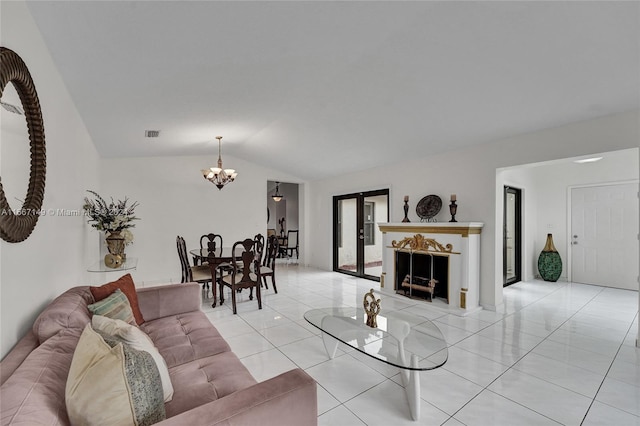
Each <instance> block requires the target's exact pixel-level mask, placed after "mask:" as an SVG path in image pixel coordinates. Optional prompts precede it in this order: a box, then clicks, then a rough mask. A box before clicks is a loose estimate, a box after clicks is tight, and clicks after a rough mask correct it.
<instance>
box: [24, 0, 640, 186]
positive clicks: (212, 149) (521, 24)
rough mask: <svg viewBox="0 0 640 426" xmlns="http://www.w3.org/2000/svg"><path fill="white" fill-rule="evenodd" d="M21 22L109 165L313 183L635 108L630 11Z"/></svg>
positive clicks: (202, 8) (635, 27)
mask: <svg viewBox="0 0 640 426" xmlns="http://www.w3.org/2000/svg"><path fill="white" fill-rule="evenodd" d="M28 5H29V8H30V10H31V12H32V14H33V16H34V19H35V21H36V23H37V25H38V26H39V28H40V30H41V31H42V34H43V37H44V39H45V41H46V43H47V45H48V47H49V49H50V51H51V53H52V56H53V58H54V60H55V62H56V64H57V66H58V68H59V70H60V72H61V74H62V76H63V78H64V81H65V83H66V84H67V86H68V88H69V91H70V93H71V95H72V97H73V99H74V101H75V103H76V105H77V108H78V110H79V111H80V114H81V115H82V117H83V119H84V121H85V123H86V125H87V127H88V129H89V132H90V133H91V135H92V137H93V140H94V142H95V143H96V146H97V148H98V150H99V152H100V153H101V155H103V156H105V157H123V156H168V155H203V156H204V158H203V167H204V166H208V165H213V164H214V162H215V157H216V155H217V147H216V143H215V142H216V141H215V139H214V137H215V136H216V135H222V136H224V139H223V140H222V152H223V159H224V156H225V155H230V156H235V157H238V158H243V159H246V160H248V161H252V162H255V163H259V164H262V165H265V166H267V167H272V168H275V169H279V170H282V171H284V172H287V173H290V174H292V175H295V176H299V177H300V178H302V179H308V180H313V179H319V178H323V177H327V176H332V175H339V174H343V173H346V172H348V171H351V170H354V169H355V170H359V169H366V168H369V167H374V166H377V165H380V164H384V163H389V162H400V161H402V160H403V159H406V158H408V157H420V156H427V155H429V154H433V153H438V152H442V151H447V150H453V149H458V148H461V147H464V146H468V145H472V144H478V143H483V142H487V141H490V140H494V139H498V138H503V137H508V136H512V135H516V134H521V133H526V132H531V131H535V130H538V129H543V128H550V127H556V126H560V125H563V124H567V123H570V122H575V121H580V120H586V119H591V118H595V117H599V116H604V115H609V114H613V113H617V112H622V111H627V110H631V109H638V108H639V107H640V77H639V76H640V59H639V52H640V43H639V40H640V22H639V21H640V18H639V17H640V3H638V2H609V1H603V2H561V1H556V2H214V1H209V2H207V1H199V2H189V1H165V2H160V1H150V2H145V1H138V2H129V1H112V2H108V1H107V2H95V1H71V2H61V1H56V2H49V1H46V2H35V1H29V2H28ZM146 129H159V130H161V131H162V133H161V137H160V138H157V139H145V138H144V131H145V130H146ZM225 165H226V166H233V164H225ZM239 172H240V173H241V172H242V171H241V170H239Z"/></svg>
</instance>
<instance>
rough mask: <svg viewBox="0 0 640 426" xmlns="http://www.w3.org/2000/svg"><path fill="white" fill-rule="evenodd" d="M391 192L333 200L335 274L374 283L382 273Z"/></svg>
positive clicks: (369, 193) (385, 191)
mask: <svg viewBox="0 0 640 426" xmlns="http://www.w3.org/2000/svg"><path fill="white" fill-rule="evenodd" d="M388 218H389V190H388V189H380V190H376V191H367V192H358V193H355V194H345V195H338V196H334V197H333V270H334V271H337V272H342V273H345V274H350V275H354V276H357V277H362V278H367V279H371V280H376V281H379V280H380V273H381V272H382V251H383V250H384V247H383V246H382V233H381V232H380V229H379V228H378V225H377V224H378V223H380V222H388Z"/></svg>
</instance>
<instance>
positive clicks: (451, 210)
mask: <svg viewBox="0 0 640 426" xmlns="http://www.w3.org/2000/svg"><path fill="white" fill-rule="evenodd" d="M449 213H451V220H450V221H449V222H457V220H456V213H458V205H457V204H456V200H451V204H449Z"/></svg>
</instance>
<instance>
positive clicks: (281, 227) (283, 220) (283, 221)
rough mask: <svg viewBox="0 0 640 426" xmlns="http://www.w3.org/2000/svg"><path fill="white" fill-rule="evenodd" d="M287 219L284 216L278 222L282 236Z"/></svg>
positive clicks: (282, 235)
mask: <svg viewBox="0 0 640 426" xmlns="http://www.w3.org/2000/svg"><path fill="white" fill-rule="evenodd" d="M286 222H287V221H286V219H285V218H284V216H283V217H282V219H280V220H279V221H278V223H279V224H280V236H281V237H283V238H284V225H285V223H286Z"/></svg>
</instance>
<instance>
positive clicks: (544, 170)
mask: <svg viewBox="0 0 640 426" xmlns="http://www.w3.org/2000/svg"><path fill="white" fill-rule="evenodd" d="M637 152H638V148H631V149H625V150H619V151H615V152H608V153H602V154H601V155H602V156H604V158H603V159H602V160H600V161H598V162H595V163H585V164H576V163H574V162H573V161H572V159H564V160H559V161H552V162H548V163H542V164H531V165H527V166H524V167H517V168H509V169H503V170H500V171H498V173H497V179H498V180H500V179H502V182H503V183H504V184H505V185H512V186H515V187H524V188H525V192H526V194H523V197H522V198H523V200H524V201H525V202H526V204H527V207H526V208H523V211H524V212H525V213H526V217H525V219H524V222H525V224H526V225H525V227H524V229H525V233H526V234H525V238H524V239H525V241H526V247H525V251H524V252H523V262H524V268H525V269H526V270H527V271H528V273H527V274H526V275H524V274H523V277H526V278H525V279H531V278H532V277H533V276H537V262H538V255H539V253H540V251H541V250H542V248H543V247H544V244H545V242H546V236H547V234H548V233H551V234H553V242H554V245H555V246H556V249H557V250H558V253H560V257H561V258H562V275H561V277H560V279H561V280H567V279H568V276H567V271H568V268H567V265H568V261H569V257H568V252H569V243H570V236H569V234H570V229H568V225H569V222H568V205H569V202H570V199H569V198H568V197H569V190H570V188H571V187H572V186H581V185H590V184H598V183H611V182H622V181H628V180H637V179H638V177H639V176H638V173H639V169H640V167H639V164H638V155H637ZM499 244H501V241H499ZM501 247H502V246H501V245H499V249H501Z"/></svg>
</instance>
